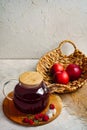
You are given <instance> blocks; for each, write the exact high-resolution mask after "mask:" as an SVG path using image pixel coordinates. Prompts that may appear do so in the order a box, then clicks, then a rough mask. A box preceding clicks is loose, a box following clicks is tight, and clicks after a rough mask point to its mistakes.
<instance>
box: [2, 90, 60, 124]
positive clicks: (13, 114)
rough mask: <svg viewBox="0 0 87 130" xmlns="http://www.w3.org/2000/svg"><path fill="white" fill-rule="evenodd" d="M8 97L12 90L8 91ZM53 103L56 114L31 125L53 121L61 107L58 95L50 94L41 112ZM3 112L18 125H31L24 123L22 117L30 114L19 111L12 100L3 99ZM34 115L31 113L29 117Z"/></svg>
mask: <svg viewBox="0 0 87 130" xmlns="http://www.w3.org/2000/svg"><path fill="white" fill-rule="evenodd" d="M9 96H10V97H13V92H11V93H9ZM50 104H54V105H55V109H56V114H55V115H54V116H52V117H51V118H50V119H49V120H48V121H40V122H38V123H34V124H33V125H32V126H39V125H45V124H47V123H49V122H51V121H53V120H54V119H55V118H57V117H58V116H59V114H60V112H61V109H62V101H61V99H60V97H59V96H57V95H55V94H51V95H50V99H49V104H48V106H47V107H46V108H45V109H44V111H42V112H41V113H43V114H45V113H46V112H47V111H48V110H49V105H50ZM3 112H4V114H5V115H6V116H7V117H8V118H9V119H10V120H12V121H13V122H15V123H18V124H20V125H24V126H31V125H30V124H28V123H24V122H23V119H24V118H25V117H27V116H29V115H30V114H25V113H22V112H20V111H19V110H18V109H17V108H16V107H15V105H14V103H13V101H10V100H8V99H7V98H5V99H4V101H3ZM32 116H34V115H31V117H32Z"/></svg>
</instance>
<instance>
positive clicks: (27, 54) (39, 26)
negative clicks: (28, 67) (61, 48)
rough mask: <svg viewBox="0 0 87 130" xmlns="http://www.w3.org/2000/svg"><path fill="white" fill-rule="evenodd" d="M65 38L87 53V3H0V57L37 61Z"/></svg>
mask: <svg viewBox="0 0 87 130" xmlns="http://www.w3.org/2000/svg"><path fill="white" fill-rule="evenodd" d="M64 39H70V40H73V41H74V42H75V43H76V46H77V47H78V48H79V49H80V50H81V51H83V52H84V53H85V54H87V51H86V50H87V49H86V48H87V43H86V42H87V0H0V58H39V57H41V56H42V55H43V54H44V53H46V52H47V51H49V50H51V49H53V48H56V47H57V46H58V43H59V42H60V41H61V40H64ZM65 50H67V47H66V49H65Z"/></svg>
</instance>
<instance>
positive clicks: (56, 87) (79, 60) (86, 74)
mask: <svg viewBox="0 0 87 130" xmlns="http://www.w3.org/2000/svg"><path fill="white" fill-rule="evenodd" d="M67 42H68V43H70V44H71V45H73V47H74V52H73V53H72V54H70V55H69V56H67V55H64V54H63V53H62V51H61V47H62V46H63V44H65V43H67ZM55 62H58V63H61V64H62V65H63V66H64V68H66V66H67V65H69V64H71V63H74V64H77V65H79V66H80V67H81V68H82V74H81V77H80V78H79V79H78V80H74V81H70V82H69V83H68V84H67V85H64V84H57V83H53V79H52V76H51V75H50V68H51V66H52V65H53V64H54V63H55ZM36 69H37V71H38V72H40V73H41V74H42V75H43V78H44V81H45V83H46V84H47V85H48V87H49V88H50V89H51V91H52V92H57V93H69V92H73V91H75V90H77V89H78V88H80V87H82V86H83V85H84V84H85V82H86V81H87V57H86V56H85V55H84V54H83V53H82V52H81V51H79V50H78V49H77V48H76V46H75V44H74V43H73V42H71V41H69V40H64V41H63V42H61V43H60V44H59V46H58V48H56V49H54V50H51V51H50V52H48V53H46V54H45V55H44V56H42V57H41V58H40V60H39V62H38V64H37V68H36Z"/></svg>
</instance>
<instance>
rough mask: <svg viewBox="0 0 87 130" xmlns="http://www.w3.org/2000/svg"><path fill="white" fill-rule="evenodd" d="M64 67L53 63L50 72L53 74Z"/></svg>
mask: <svg viewBox="0 0 87 130" xmlns="http://www.w3.org/2000/svg"><path fill="white" fill-rule="evenodd" d="M63 70H64V68H63V66H62V65H61V64H59V63H54V64H53V66H52V67H51V74H55V73H56V72H58V71H63Z"/></svg>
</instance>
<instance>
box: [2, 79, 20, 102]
mask: <svg viewBox="0 0 87 130" xmlns="http://www.w3.org/2000/svg"><path fill="white" fill-rule="evenodd" d="M14 81H16V82H15V85H16V84H17V83H18V80H17V79H10V80H7V81H5V82H4V83H3V91H2V92H3V95H4V96H5V98H7V99H8V100H11V101H12V100H13V97H12V98H11V97H9V95H7V94H6V91H5V88H6V87H7V85H9V87H10V83H12V82H14ZM15 85H14V87H15Z"/></svg>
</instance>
